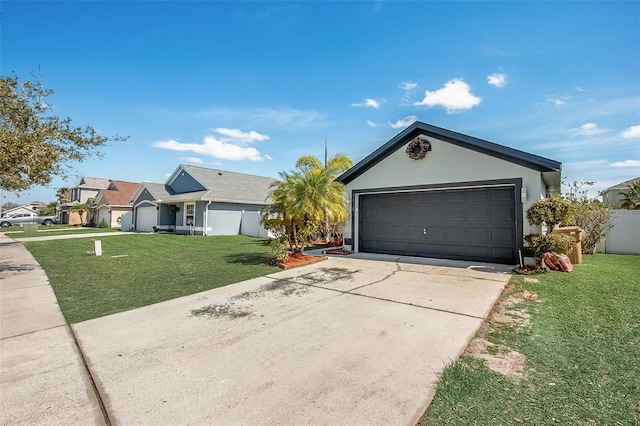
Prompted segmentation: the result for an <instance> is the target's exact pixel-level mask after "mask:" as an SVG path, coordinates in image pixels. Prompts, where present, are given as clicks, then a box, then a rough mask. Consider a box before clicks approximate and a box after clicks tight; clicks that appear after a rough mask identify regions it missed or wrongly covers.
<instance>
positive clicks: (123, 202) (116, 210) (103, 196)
mask: <svg viewBox="0 0 640 426" xmlns="http://www.w3.org/2000/svg"><path fill="white" fill-rule="evenodd" d="M139 186H140V184H139V183H135V182H125V181H122V180H112V181H111V182H110V183H109V186H108V187H107V189H101V190H100V191H98V194H97V195H96V196H95V198H93V199H90V200H89V201H90V203H91V206H92V212H93V215H92V219H93V223H94V224H95V226H99V225H100V223H101V222H102V221H103V220H104V221H105V222H106V224H107V226H108V227H109V228H111V227H118V226H120V224H121V223H122V215H123V214H125V213H127V212H130V211H132V210H133V207H132V206H131V205H130V204H129V200H131V197H133V194H134V193H135V192H136V189H138V187H139Z"/></svg>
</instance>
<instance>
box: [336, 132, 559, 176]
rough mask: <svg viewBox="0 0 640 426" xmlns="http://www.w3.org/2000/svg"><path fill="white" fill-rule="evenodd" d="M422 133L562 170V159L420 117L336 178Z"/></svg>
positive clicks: (364, 167)
mask: <svg viewBox="0 0 640 426" xmlns="http://www.w3.org/2000/svg"><path fill="white" fill-rule="evenodd" d="M419 135H425V136H430V137H433V138H436V139H439V140H441V141H444V142H448V143H451V144H454V145H457V146H460V147H463V148H467V149H470V150H473V151H477V152H480V153H482V154H486V155H489V156H492V157H496V158H500V159H502V160H505V161H509V162H512V163H515V164H518V165H521V166H524V167H527V168H530V169H534V170H538V171H540V172H559V171H560V170H561V167H562V165H561V163H559V162H557V161H554V160H551V159H548V158H545V157H540V156H538V155H534V154H530V153H527V152H524V151H519V150H517V149H514V148H509V147H507V146H504V145H499V144H496V143H493V142H489V141H486V140H483V139H479V138H475V137H473V136H468V135H464V134H462V133H457V132H454V131H452V130H447V129H443V128H440V127H436V126H432V125H430V124H426V123H423V122H420V121H416V122H414V123H413V124H412V125H411V126H409V127H407V128H406V129H405V130H403V131H402V132H400V133H398V134H397V135H396V136H394V137H393V138H392V139H391V140H389V141H388V142H387V143H385V144H384V145H382V146H381V147H380V148H378V149H377V150H375V151H374V152H373V153H371V154H369V155H368V156H367V157H365V158H364V159H363V160H362V161H360V162H358V163H357V164H356V165H354V166H353V167H352V168H351V169H349V170H347V171H346V172H345V173H343V174H342V175H341V176H339V177H338V178H337V179H336V180H337V181H338V182H342V183H344V184H348V183H349V182H351V181H353V180H354V179H356V178H357V177H358V176H360V175H361V174H363V173H364V172H366V171H367V170H369V169H370V168H372V167H373V166H375V165H376V164H378V163H379V162H381V161H382V160H384V159H385V158H387V157H388V156H389V155H391V154H392V153H393V152H395V151H397V150H398V149H399V148H401V147H402V146H404V145H405V144H406V143H408V142H409V141H410V140H412V139H413V138H415V137H417V136H419Z"/></svg>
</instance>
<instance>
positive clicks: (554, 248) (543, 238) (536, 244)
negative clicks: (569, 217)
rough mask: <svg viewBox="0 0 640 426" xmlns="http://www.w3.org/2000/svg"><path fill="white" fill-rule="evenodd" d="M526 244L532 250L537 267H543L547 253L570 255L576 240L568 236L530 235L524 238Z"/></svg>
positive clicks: (557, 234)
mask: <svg viewBox="0 0 640 426" xmlns="http://www.w3.org/2000/svg"><path fill="white" fill-rule="evenodd" d="M524 241H525V244H526V246H527V247H528V248H530V249H531V251H532V253H533V259H534V260H535V262H536V265H538V266H540V265H542V257H543V256H544V254H545V253H547V252H552V253H558V254H569V253H571V252H572V251H573V247H574V246H575V244H576V240H575V239H574V238H573V237H572V236H571V235H567V234H559V233H556V234H529V235H527V236H525V237H524Z"/></svg>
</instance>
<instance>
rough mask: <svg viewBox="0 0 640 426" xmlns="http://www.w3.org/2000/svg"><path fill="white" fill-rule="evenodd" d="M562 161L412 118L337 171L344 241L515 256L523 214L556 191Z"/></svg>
mask: <svg viewBox="0 0 640 426" xmlns="http://www.w3.org/2000/svg"><path fill="white" fill-rule="evenodd" d="M561 171H562V164H561V163H559V162H557V161H554V160H550V159H548V158H544V157H540V156H537V155H534V154H530V153H527V152H523V151H519V150H516V149H513V148H509V147H506V146H503V145H498V144H496V143H493V142H489V141H486V140H482V139H478V138H475V137H472V136H467V135H464V134H461V133H457V132H454V131H451V130H446V129H442V128H439V127H436V126H432V125H429V124H425V123H422V122H419V121H417V122H415V123H413V124H412V125H411V126H409V127H408V128H406V129H405V130H403V131H402V132H400V133H399V134H398V135H396V136H395V137H393V138H392V139H391V140H389V141H388V142H387V143H385V144H384V145H382V146H381V147H380V148H378V149H377V150H375V151H374V152H373V153H371V154H370V155H368V156H367V157H365V158H364V159H363V160H362V161H360V162H359V163H357V164H356V165H354V166H353V167H352V168H351V169H349V170H348V171H346V172H345V173H344V174H342V175H341V176H339V177H338V178H337V181H339V182H342V183H344V184H345V190H346V192H347V196H348V199H349V201H350V207H349V218H348V220H347V223H346V226H345V245H346V246H347V248H349V249H351V250H354V251H356V252H371V253H388V254H396V255H408V256H423V257H435V258H446V259H462V260H470V261H484V262H493V263H506V264H516V263H517V261H518V258H519V251H520V250H522V248H523V236H524V235H526V234H528V233H531V232H539V229H537V228H532V227H530V226H529V224H528V223H527V222H526V219H525V218H524V212H525V211H526V209H527V208H528V207H529V206H530V205H531V203H532V202H533V201H535V200H538V199H540V198H543V197H548V196H550V195H551V194H553V193H557V192H559V191H560V180H561V177H560V175H561Z"/></svg>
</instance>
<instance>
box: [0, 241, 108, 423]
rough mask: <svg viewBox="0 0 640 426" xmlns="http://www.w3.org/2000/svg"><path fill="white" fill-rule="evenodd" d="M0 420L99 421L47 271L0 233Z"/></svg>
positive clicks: (89, 384) (91, 391)
mask: <svg viewBox="0 0 640 426" xmlns="http://www.w3.org/2000/svg"><path fill="white" fill-rule="evenodd" d="M0 424H2V425H17V424H33V425H35V424H42V425H51V424H64V425H76V424H77V425H87V424H97V425H104V424H105V419H104V416H103V414H102V410H101V409H100V404H99V402H98V399H97V398H96V394H95V391H94V388H93V384H92V382H91V380H90V378H89V374H88V373H87V370H86V368H85V365H84V361H83V359H82V357H81V355H80V352H79V349H78V347H77V345H76V342H75V339H74V337H73V335H72V334H71V331H70V328H69V327H68V325H67V323H66V321H65V319H64V317H63V315H62V312H61V311H60V308H59V306H58V302H57V300H56V297H55V294H54V293H53V290H52V289H51V286H50V285H49V280H48V279H47V276H46V274H45V273H44V271H43V270H42V268H41V267H40V265H39V264H38V263H37V262H36V260H35V259H34V258H33V256H31V253H29V251H28V250H27V249H26V248H25V247H24V246H23V245H22V244H20V243H18V242H15V241H13V240H11V239H10V238H9V237H7V236H5V235H4V234H0Z"/></svg>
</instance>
